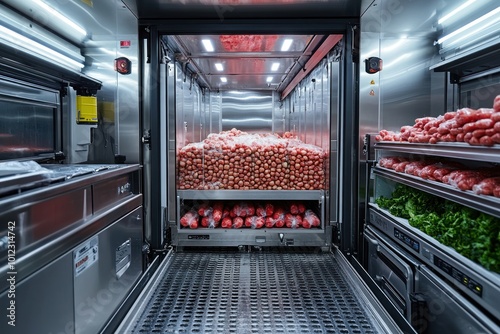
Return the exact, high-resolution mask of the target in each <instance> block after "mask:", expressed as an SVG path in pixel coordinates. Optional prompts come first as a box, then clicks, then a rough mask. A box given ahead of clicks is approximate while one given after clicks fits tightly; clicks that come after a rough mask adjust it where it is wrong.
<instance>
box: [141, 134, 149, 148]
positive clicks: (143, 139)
mask: <svg viewBox="0 0 500 334" xmlns="http://www.w3.org/2000/svg"><path fill="white" fill-rule="evenodd" d="M141 141H142V143H143V144H144V145H147V146H148V148H149V149H151V130H146V131H145V132H144V135H143V136H142V138H141Z"/></svg>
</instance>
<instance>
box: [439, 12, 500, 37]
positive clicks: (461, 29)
mask: <svg viewBox="0 0 500 334" xmlns="http://www.w3.org/2000/svg"><path fill="white" fill-rule="evenodd" d="M498 13H500V7H497V8H496V9H495V10H492V11H491V12H489V13H487V14H485V15H483V16H481V17H480V18H478V19H476V20H474V21H472V22H470V23H468V24H466V25H464V26H463V27H461V28H459V29H457V30H455V31H453V32H451V33H449V34H448V35H446V36H443V37H441V38H440V39H439V40H438V41H437V44H442V43H443V42H445V41H447V40H449V39H450V38H453V37H454V36H456V35H458V34H460V33H462V32H464V31H467V30H469V29H471V28H473V27H475V26H478V24H480V23H482V22H483V21H485V20H487V19H489V18H491V17H494V18H492V19H490V20H488V21H487V22H486V23H485V24H482V25H481V26H480V27H481V28H480V29H478V30H482V29H484V28H486V27H489V26H491V25H493V24H495V23H497V22H498V20H499V19H500V18H499V17H498V16H497V17H495V15H497V14H498ZM478 28H479V26H478Z"/></svg>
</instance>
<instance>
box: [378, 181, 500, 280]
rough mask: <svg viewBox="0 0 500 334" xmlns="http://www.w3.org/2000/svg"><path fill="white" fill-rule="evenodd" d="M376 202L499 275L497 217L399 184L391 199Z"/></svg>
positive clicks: (499, 255) (499, 224)
mask: <svg viewBox="0 0 500 334" xmlns="http://www.w3.org/2000/svg"><path fill="white" fill-rule="evenodd" d="M375 202H376V203H377V205H378V206H379V207H381V208H383V209H386V210H388V211H389V212H390V213H391V214H392V215H394V216H397V217H401V218H406V219H408V222H409V224H410V225H411V226H413V227H415V228H418V229H419V230H421V231H423V232H424V233H426V234H427V235H429V236H431V237H433V238H434V239H436V240H437V241H439V242H440V243H442V244H444V245H446V246H450V247H452V248H454V249H455V250H456V251H457V252H458V253H460V254H462V255H463V256H465V257H467V258H469V259H470V260H472V261H474V262H477V263H479V264H481V265H482V266H484V267H485V268H486V269H488V270H491V271H495V272H499V273H500V219H499V218H496V217H493V216H490V215H487V214H485V213H483V212H480V211H477V210H474V209H471V208H469V207H466V206H463V205H460V204H457V203H455V202H452V201H448V200H446V199H443V198H440V197H437V196H433V195H430V194H428V193H425V192H423V191H420V190H417V189H413V188H411V187H408V186H406V185H402V184H398V185H397V186H396V188H395V189H394V192H393V193H392V195H391V198H385V197H379V198H377V199H376V201H375Z"/></svg>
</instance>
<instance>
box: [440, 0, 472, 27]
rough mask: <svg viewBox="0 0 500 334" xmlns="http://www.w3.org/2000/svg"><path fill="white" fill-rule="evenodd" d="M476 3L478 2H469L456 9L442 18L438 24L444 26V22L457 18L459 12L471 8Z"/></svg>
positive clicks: (470, 0)
mask: <svg viewBox="0 0 500 334" xmlns="http://www.w3.org/2000/svg"><path fill="white" fill-rule="evenodd" d="M474 2H476V0H469V1H467V2H466V3H464V4H463V5H461V6H458V7H457V8H456V9H454V10H452V11H451V12H449V13H448V14H447V15H445V16H443V17H442V18H440V19H439V20H438V24H443V22H445V21H447V20H448V19H449V18H451V17H453V16H455V15H456V14H458V13H459V12H461V11H463V10H464V9H465V8H467V7H469V6H470V5H472V4H473V3H474Z"/></svg>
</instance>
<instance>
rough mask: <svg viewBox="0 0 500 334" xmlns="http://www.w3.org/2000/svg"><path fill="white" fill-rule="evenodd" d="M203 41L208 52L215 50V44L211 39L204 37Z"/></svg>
mask: <svg viewBox="0 0 500 334" xmlns="http://www.w3.org/2000/svg"><path fill="white" fill-rule="evenodd" d="M201 42H202V43H203V46H204V47H205V50H207V51H208V52H212V51H214V46H213V45H212V41H211V40H209V39H202V40H201Z"/></svg>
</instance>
